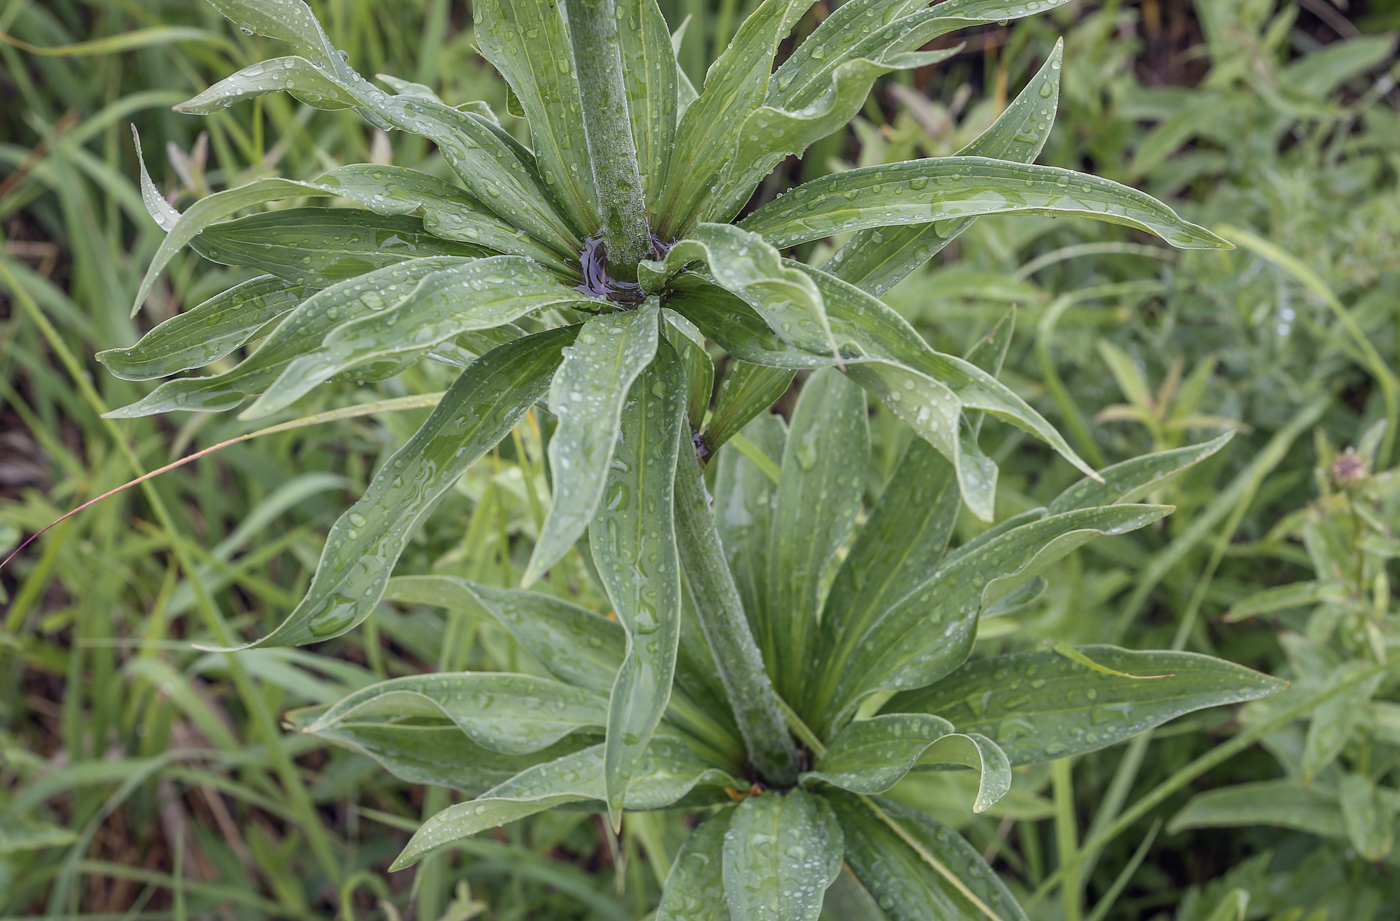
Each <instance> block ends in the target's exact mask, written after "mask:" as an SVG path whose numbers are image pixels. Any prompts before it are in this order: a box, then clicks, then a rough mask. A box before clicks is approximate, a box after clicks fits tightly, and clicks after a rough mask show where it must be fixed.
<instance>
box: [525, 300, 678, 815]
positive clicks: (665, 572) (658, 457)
mask: <svg viewBox="0 0 1400 921" xmlns="http://www.w3.org/2000/svg"><path fill="white" fill-rule="evenodd" d="M644 322H646V323H647V324H648V325H649V326H650V328H651V329H652V330H653V331H654V330H655V328H656V322H657V320H656V310H655V308H651V312H650V316H649V317H648V318H646V319H645V320H644ZM683 373H684V372H683V371H682V369H681V366H680V362H679V360H677V358H676V356H675V352H674V351H673V350H672V349H671V347H670V346H669V345H667V344H665V343H661V345H660V348H659V349H657V351H656V361H655V362H654V363H653V364H652V365H651V367H649V368H648V369H647V370H646V372H645V373H643V374H642V375H641V376H640V377H638V378H637V382H636V383H635V384H634V385H633V386H632V389H631V392H630V393H628V394H627V408H626V409H625V410H624V411H623V413H622V424H621V428H620V429H619V430H618V434H617V436H616V437H617V449H616V452H615V454H614V456H613V457H612V459H611V461H610V463H609V465H608V466H609V468H610V469H609V471H608V478H607V498H606V500H605V501H604V502H603V504H602V505H601V506H600V507H599V508H598V514H597V518H596V519H594V521H593V524H592V526H591V527H590V528H589V548H590V549H591V550H592V552H593V562H594V564H595V565H596V566H597V568H598V574H599V576H600V577H601V579H602V582H603V587H604V588H605V589H606V590H607V593H608V599H609V600H610V601H611V602H612V604H613V608H614V610H616V611H617V618H618V620H619V621H621V622H622V626H623V627H624V628H625V629H626V630H627V654H626V657H625V658H624V659H623V662H622V668H621V669H620V670H619V671H618V673H617V683H616V684H614V685H613V690H612V700H611V703H610V705H609V708H608V740H607V758H606V773H607V794H608V795H607V800H608V812H609V813H610V814H611V816H612V820H613V827H614V829H616V828H618V827H619V825H620V822H621V817H622V809H623V803H624V797H625V796H626V795H627V787H628V783H629V781H630V779H631V777H632V774H633V772H634V770H636V767H637V764H638V763H639V760H640V759H641V757H642V754H643V753H644V752H645V751H646V748H647V742H648V741H649V740H650V739H651V735H652V733H653V732H654V731H655V730H656V726H657V724H658V723H659V722H660V720H661V715H662V714H663V713H664V712H665V711H666V703H667V700H668V699H669V698H670V696H671V683H672V680H673V678H674V676H675V669H676V644H677V642H678V641H679V639H680V614H681V611H680V608H681V574H680V560H679V559H678V557H677V554H676V537H675V534H676V530H675V527H676V526H675V501H674V497H675V482H676V458H677V456H678V454H679V451H680V444H681V434H682V430H683V428H684V426H685V380H684V377H683ZM557 437H558V436H556V439H557ZM551 447H552V445H551Z"/></svg>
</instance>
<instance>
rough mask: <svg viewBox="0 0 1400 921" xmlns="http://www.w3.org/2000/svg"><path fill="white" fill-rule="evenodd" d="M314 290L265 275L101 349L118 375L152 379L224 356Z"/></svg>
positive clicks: (99, 356) (101, 356)
mask: <svg viewBox="0 0 1400 921" xmlns="http://www.w3.org/2000/svg"><path fill="white" fill-rule="evenodd" d="M311 293H312V292H311V291H310V290H308V289H306V288H305V287H303V286H301V285H296V284H292V283H290V282H286V281H283V280H282V279H280V278H274V277H273V276H271V275H264V276H263V277H261V278H254V279H253V280H251V281H246V282H244V283H243V284H241V285H235V286H233V287H232V288H229V289H228V290H226V291H222V292H220V293H219V294H216V295H214V296H213V297H211V298H210V299H209V300H207V301H205V302H204V303H202V304H200V305H198V306H196V307H192V308H191V309H189V310H186V311H185V312H184V313H182V314H179V315H177V316H173V317H171V318H170V319H168V320H166V321H165V322H164V323H162V324H160V325H159V326H157V327H156V328H155V329H153V330H151V331H150V332H148V333H147V334H146V335H144V336H142V337H141V341H140V342H138V343H136V344H135V345H133V346H131V347H130V348H124V349H108V350H107V351H105V352H98V353H97V359H98V360H99V361H101V362H102V364H103V365H104V366H105V367H106V368H107V370H108V371H111V372H112V373H113V374H115V375H116V376H117V377H120V378H122V379H123V380H128V381H149V380H154V379H155V378H158V377H168V376H169V375H171V374H178V373H179V372H181V371H188V370H189V369H191V368H198V367H201V366H203V365H207V364H210V363H212V362H215V361H218V360H219V359H220V358H223V357H224V356H225V355H228V354H229V353H231V352H232V351H233V350H234V349H236V348H238V347H239V346H240V345H242V344H243V343H245V342H247V341H248V340H249V339H251V338H252V337H253V335H254V334H256V333H257V331H258V330H259V329H261V328H262V327H264V326H265V325H267V324H268V323H270V322H272V321H273V320H275V319H276V318H277V317H280V316H281V315H282V314H284V313H286V312H287V311H289V310H291V309H292V308H293V307H295V306H297V304H300V303H301V301H302V299H303V298H305V297H306V296H307V295H309V294H311Z"/></svg>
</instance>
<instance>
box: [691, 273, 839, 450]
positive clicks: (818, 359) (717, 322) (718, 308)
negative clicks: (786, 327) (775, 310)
mask: <svg viewBox="0 0 1400 921" xmlns="http://www.w3.org/2000/svg"><path fill="white" fill-rule="evenodd" d="M666 306H667V307H669V308H670V309H672V310H674V311H676V312H677V313H679V314H681V315H683V316H684V317H686V319H688V320H690V322H692V323H694V324H695V325H696V327H697V328H698V329H699V330H700V331H701V332H703V333H704V334H705V335H706V336H708V337H709V338H711V339H713V340H715V342H717V343H719V345H720V346H721V347H722V348H723V349H724V350H725V351H726V352H728V353H729V354H730V356H732V357H733V358H736V359H738V360H740V361H745V362H748V363H749V364H755V365H762V366H764V367H769V368H777V369H784V370H790V371H791V370H796V369H800V368H824V367H826V366H827V365H830V364H835V359H834V357H833V356H832V355H831V354H830V353H824V354H814V353H812V352H809V351H807V350H806V349H800V348H797V347H796V346H794V345H793V344H792V343H790V342H787V341H785V340H784V339H783V338H782V337H780V336H779V335H778V334H777V333H775V332H773V330H772V329H770V328H769V326H768V323H767V321H765V320H764V319H763V318H762V317H761V316H759V315H758V313H757V311H755V310H754V309H753V308H752V307H750V306H749V305H748V304H746V303H744V302H743V301H742V300H740V299H739V298H737V297H735V296H734V295H733V294H730V293H729V292H728V291H726V290H724V289H723V288H721V287H720V286H719V285H715V284H711V283H710V282H709V281H707V280H705V279H704V278H701V277H699V276H698V275H697V274H695V273H686V274H683V275H679V276H677V277H675V278H673V279H671V290H670V292H669V294H668V295H667V297H666ZM742 427H743V426H740V428H742Z"/></svg>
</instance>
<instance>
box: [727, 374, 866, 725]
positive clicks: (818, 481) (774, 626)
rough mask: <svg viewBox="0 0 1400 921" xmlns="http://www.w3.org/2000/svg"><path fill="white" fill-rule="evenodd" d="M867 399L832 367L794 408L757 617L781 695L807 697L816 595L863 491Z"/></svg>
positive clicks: (766, 657)
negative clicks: (764, 589)
mask: <svg viewBox="0 0 1400 921" xmlns="http://www.w3.org/2000/svg"><path fill="white" fill-rule="evenodd" d="M866 413H867V411H866V406H865V394H864V392H862V391H861V389H860V388H859V387H857V386H855V385H854V384H852V383H851V382H850V381H848V380H846V379H845V377H843V376H842V375H841V374H840V373H839V372H837V371H836V369H835V368H825V369H823V370H821V371H818V372H817V373H815V374H813V375H812V376H811V377H810V378H808V380H807V382H806V384H805V385H804V386H803V388H802V394H801V396H800V397H799V398H798V401H797V406H796V408H795V409H794V410H793V415H792V422H791V427H790V428H789V430H788V437H787V443H786V446H785V447H784V450H783V461H782V475H781V479H780V480H779V482H778V492H777V496H776V501H775V502H774V505H773V518H772V524H771V526H770V529H769V535H768V553H767V554H766V556H767V562H768V577H767V580H766V581H767V585H768V597H767V603H766V604H765V606H764V607H763V608H761V609H759V610H758V611H756V612H754V615H755V616H754V618H753V619H754V620H756V622H757V627H756V629H755V634H756V639H757V640H758V644H759V648H760V649H761V650H762V651H763V661H764V662H765V663H767V665H768V670H769V674H770V675H772V676H773V682H774V685H775V686H776V688H777V691H778V695H779V696H780V697H782V698H783V699H784V700H787V701H788V702H789V703H794V702H797V701H801V700H803V699H804V697H805V695H804V684H805V681H806V677H807V673H808V671H809V670H810V663H811V660H812V656H813V655H814V653H815V648H814V647H815V646H816V637H817V613H818V611H817V597H818V594H819V593H820V591H821V589H822V587H823V585H824V584H825V583H824V581H823V577H824V575H825V573H826V569H827V566H828V564H829V563H830V562H831V560H832V558H833V557H834V556H835V555H836V551H837V550H839V549H840V547H841V545H842V544H843V543H844V542H845V540H846V538H847V536H849V535H850V533H851V528H852V526H853V525H854V524H855V520H856V514H857V512H859V511H860V500H861V497H862V496H863V495H864V493H865V470H866V468H867V467H868V466H869V464H870V427H869V422H868V421H867V414H866Z"/></svg>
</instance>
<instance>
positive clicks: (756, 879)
mask: <svg viewBox="0 0 1400 921" xmlns="http://www.w3.org/2000/svg"><path fill="white" fill-rule="evenodd" d="M844 844H845V843H844V840H843V838H842V835H841V825H840V823H838V822H837V820H836V814H835V813H834V812H832V810H831V806H829V805H827V803H826V801H825V800H823V799H822V798H821V797H818V796H814V795H812V794H810V793H808V792H806V791H805V790H790V791H788V792H787V793H777V792H773V793H766V794H764V795H763V796H751V797H749V798H748V799H746V800H744V801H743V802H742V803H740V804H739V807H738V808H737V809H735V810H734V816H733V818H732V819H731V820H730V822H729V829H728V830H727V831H726V832H725V834H724V850H723V855H724V892H725V895H726V897H727V900H728V902H729V914H730V917H732V918H733V919H734V921H817V916H818V915H820V914H821V910H822V895H823V893H825V892H826V888H827V887H828V886H830V885H831V883H832V881H833V880H835V879H836V874H837V873H839V872H840V871H841V855H842V851H843V850H844Z"/></svg>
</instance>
